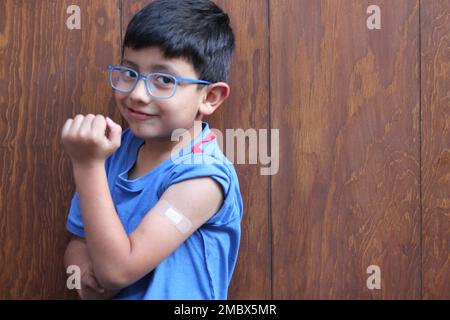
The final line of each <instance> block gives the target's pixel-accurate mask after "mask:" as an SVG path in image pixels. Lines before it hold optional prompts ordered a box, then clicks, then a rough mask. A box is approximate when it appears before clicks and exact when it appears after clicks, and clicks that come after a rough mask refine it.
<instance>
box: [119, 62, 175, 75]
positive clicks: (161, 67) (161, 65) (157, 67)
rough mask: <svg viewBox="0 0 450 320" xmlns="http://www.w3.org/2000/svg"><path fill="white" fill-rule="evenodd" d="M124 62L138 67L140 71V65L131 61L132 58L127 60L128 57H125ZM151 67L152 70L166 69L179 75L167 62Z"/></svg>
mask: <svg viewBox="0 0 450 320" xmlns="http://www.w3.org/2000/svg"><path fill="white" fill-rule="evenodd" d="M123 63H127V64H129V65H130V66H132V67H134V68H136V69H137V71H139V66H138V65H137V64H136V63H134V62H133V61H130V60H127V59H123V60H122V64H123ZM150 67H151V69H152V70H155V71H166V72H167V73H170V74H172V75H174V76H176V77H179V75H178V73H177V72H176V71H175V70H174V69H173V68H171V67H169V66H168V65H165V64H153V65H151V66H150Z"/></svg>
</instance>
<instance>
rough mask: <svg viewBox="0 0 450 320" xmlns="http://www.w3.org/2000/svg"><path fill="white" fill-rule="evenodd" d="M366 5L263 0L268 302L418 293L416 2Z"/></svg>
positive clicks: (344, 0)
mask: <svg viewBox="0 0 450 320" xmlns="http://www.w3.org/2000/svg"><path fill="white" fill-rule="evenodd" d="M371 4H373V3H372V2H370V1H346V0H341V1H309V0H290V1H288V0H286V1H276V0H272V1H270V49H271V65H270V66H271V68H270V70H271V72H270V74H271V82H270V83H271V118H272V128H279V129H280V154H281V156H280V172H279V173H278V174H277V175H276V176H274V177H273V178H272V186H271V187H272V210H273V211H272V217H273V248H274V249H273V257H272V259H273V265H274V267H273V287H274V288H273V290H274V295H273V298H276V299H286V298H287V299H298V298H324V299H334V298H343V299H348V298H358V299H361V298H369V299H370V298H375V299H378V298H413V299H415V298H420V189H419V187H420V181H419V180H420V172H419V169H420V168H419V68H418V66H419V64H418V62H419V61H418V31H419V30H418V26H419V24H418V23H419V21H418V17H419V15H418V14H419V1H407V0H399V1H377V5H379V6H380V8H381V16H382V29H381V30H368V29H367V27H366V19H367V17H368V15H367V14H366V9H367V7H368V6H369V5H371ZM370 265H378V266H379V267H380V268H381V290H368V288H367V287H366V280H367V278H368V276H369V275H368V274H366V270H367V267H368V266H370Z"/></svg>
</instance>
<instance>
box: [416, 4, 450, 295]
mask: <svg viewBox="0 0 450 320" xmlns="http://www.w3.org/2000/svg"><path fill="white" fill-rule="evenodd" d="M420 17H421V18H420V28H421V66H422V68H421V70H422V73H421V78H422V82H421V83H422V85H421V89H422V91H421V92H422V132H423V135H422V182H423V183H422V190H423V230H422V236H423V250H422V252H423V297H424V299H450V95H449V93H450V1H446V0H434V1H422V2H421V11H420Z"/></svg>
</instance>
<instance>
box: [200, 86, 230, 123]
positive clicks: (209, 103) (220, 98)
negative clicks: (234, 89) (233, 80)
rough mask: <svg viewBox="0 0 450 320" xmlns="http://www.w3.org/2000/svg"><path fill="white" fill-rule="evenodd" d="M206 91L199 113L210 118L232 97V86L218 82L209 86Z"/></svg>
mask: <svg viewBox="0 0 450 320" xmlns="http://www.w3.org/2000/svg"><path fill="white" fill-rule="evenodd" d="M206 90H207V91H206V94H205V95H204V96H203V98H202V99H203V100H202V103H201V104H200V108H199V110H198V112H199V113H200V114H202V115H205V116H209V115H211V114H213V113H214V111H216V110H217V108H218V107H219V106H220V105H221V104H222V102H224V101H225V100H226V99H227V98H228V96H229V95H230V86H228V84H227V83H225V82H216V83H213V84H210V85H208V86H207V88H206Z"/></svg>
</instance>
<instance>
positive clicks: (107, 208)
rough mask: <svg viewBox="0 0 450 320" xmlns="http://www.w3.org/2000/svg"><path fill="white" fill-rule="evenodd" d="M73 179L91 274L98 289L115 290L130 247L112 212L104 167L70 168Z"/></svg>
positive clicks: (118, 221) (113, 210)
mask: <svg viewBox="0 0 450 320" xmlns="http://www.w3.org/2000/svg"><path fill="white" fill-rule="evenodd" d="M74 178H75V183H76V187H77V192H78V196H79V198H80V204H81V210H82V215H83V224H84V231H85V234H86V243H87V247H88V251H89V255H90V257H91V259H92V264H93V269H94V272H95V274H96V276H97V279H98V280H99V282H100V284H101V285H102V286H104V287H105V288H107V289H117V288H119V287H120V284H121V283H122V281H121V279H122V275H123V274H124V272H123V270H125V267H126V260H127V257H128V256H129V253H130V249H131V246H130V240H129V238H128V236H127V234H126V232H125V230H124V228H123V226H122V223H121V221H120V219H119V217H118V216H117V213H116V210H115V208H114V203H113V201H112V198H111V193H110V190H109V186H108V181H107V176H106V172H105V167H104V164H102V163H99V164H97V165H92V166H74Z"/></svg>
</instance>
